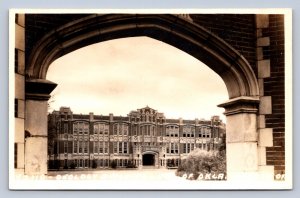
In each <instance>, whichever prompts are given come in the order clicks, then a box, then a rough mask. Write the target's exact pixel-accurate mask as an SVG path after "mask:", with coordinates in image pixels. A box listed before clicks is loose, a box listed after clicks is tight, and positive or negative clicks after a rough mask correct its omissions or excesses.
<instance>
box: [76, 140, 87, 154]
mask: <svg viewBox="0 0 300 198" xmlns="http://www.w3.org/2000/svg"><path fill="white" fill-rule="evenodd" d="M88 151H89V142H88V141H74V142H73V153H74V154H83V153H85V154H87V153H88Z"/></svg>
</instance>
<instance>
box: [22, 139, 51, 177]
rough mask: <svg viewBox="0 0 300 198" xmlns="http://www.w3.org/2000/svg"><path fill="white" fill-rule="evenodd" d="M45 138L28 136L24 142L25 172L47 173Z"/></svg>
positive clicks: (32, 173) (31, 173)
mask: <svg viewBox="0 0 300 198" xmlns="http://www.w3.org/2000/svg"><path fill="white" fill-rule="evenodd" d="M47 147H48V146H47V138H46V137H28V138H26V142H25V174H26V175H42V174H47V157H45V156H47V150H48V149H47Z"/></svg>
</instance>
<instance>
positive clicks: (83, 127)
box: [73, 122, 89, 135]
mask: <svg viewBox="0 0 300 198" xmlns="http://www.w3.org/2000/svg"><path fill="white" fill-rule="evenodd" d="M73 133H74V134H78V135H83V134H84V135H88V134H89V123H88V122H74V123H73Z"/></svg>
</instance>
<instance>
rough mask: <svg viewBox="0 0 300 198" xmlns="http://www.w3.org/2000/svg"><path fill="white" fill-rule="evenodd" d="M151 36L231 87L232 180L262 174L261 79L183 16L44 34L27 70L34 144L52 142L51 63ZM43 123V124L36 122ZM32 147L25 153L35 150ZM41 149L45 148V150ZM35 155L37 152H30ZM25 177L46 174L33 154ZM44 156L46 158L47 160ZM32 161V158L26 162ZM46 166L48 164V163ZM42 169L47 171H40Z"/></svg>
mask: <svg viewBox="0 0 300 198" xmlns="http://www.w3.org/2000/svg"><path fill="white" fill-rule="evenodd" d="M132 36H148V37H151V38H154V39H157V40H160V41H163V42H165V43H168V44H170V45H172V46H174V47H177V48H178V49H180V50H182V51H185V52H186V53H188V54H190V55H192V56H194V57H195V58H197V59H199V60H200V61H202V62H203V63H205V64H206V65H207V66H208V67H210V68H211V69H212V70H213V71H215V72H216V73H217V74H218V75H220V77H221V78H222V79H223V81H224V82H225V84H226V87H227V90H228V96H229V101H228V102H226V103H223V104H221V105H219V106H220V107H223V108H225V115H226V119H227V128H226V131H227V140H226V142H227V165H228V166H227V170H228V179H233V178H235V175H236V176H238V177H240V176H242V175H244V173H247V174H248V173H257V172H258V165H257V164H258V162H257V124H256V120H257V115H256V114H257V109H258V104H259V97H258V96H259V88H258V83H257V78H256V76H255V74H254V72H253V70H252V68H251V67H250V65H249V63H248V62H247V60H246V59H245V58H244V57H243V56H242V55H241V54H240V53H239V52H238V51H236V50H235V49H234V48H233V47H231V46H230V45H229V44H227V43H226V42H225V41H224V40H222V39H220V38H219V37H217V36H216V35H214V34H212V33H211V32H209V31H207V30H206V29H205V28H203V27H201V26H200V25H198V24H196V23H194V22H193V21H192V20H190V19H189V18H186V17H182V16H181V15H165V14H163V15H153V14H137V15H133V14H125V15H119V14H102V15H96V14H95V15H89V16H87V17H85V18H82V19H79V20H76V21H73V22H71V23H68V24H66V25H63V26H61V27H59V28H56V29H55V30H53V31H51V32H49V33H48V34H47V35H45V36H44V37H43V38H42V39H41V40H40V41H39V42H38V43H37V44H36V46H35V48H34V49H33V51H32V52H31V54H30V57H29V60H28V64H27V66H26V82H25V87H26V89H25V90H26V91H25V94H26V115H27V116H26V119H25V126H26V127H25V128H26V129H27V130H28V131H29V133H30V136H31V137H35V138H36V139H32V140H30V139H28V141H32V142H31V143H30V144H35V142H39V143H41V145H42V142H45V141H47V124H46V120H47V118H46V116H47V100H48V99H49V96H50V95H49V94H50V93H51V91H52V90H53V89H54V88H55V86H56V85H55V83H52V82H49V81H47V80H46V74H47V70H48V67H49V66H50V64H51V63H52V62H53V61H54V60H56V59H57V58H59V57H61V56H63V55H65V54H67V53H69V52H72V51H74V50H76V49H79V48H81V47H83V46H87V45H90V44H93V43H97V42H102V41H106V40H111V39H116V38H123V37H132ZM37 123H38V124H37ZM30 144H29V143H28V145H27V146H26V149H27V150H28V151H29V150H30V151H31V148H30ZM41 147H42V146H41ZM31 152H32V154H34V152H33V151H31ZM25 153H26V155H25V173H26V172H27V173H32V171H33V172H36V173H37V174H44V173H45V169H43V168H42V169H40V170H34V169H33V168H32V167H31V164H30V163H27V162H26V161H28V162H29V161H30V160H31V157H32V156H31V155H32V154H30V155H27V152H26V151H25ZM43 155H45V152H43V154H42V156H41V158H43V157H44V159H46V158H47V157H46V156H47V153H46V156H43ZM26 159H27V160H26ZM42 163H43V164H40V165H41V166H45V164H44V161H43V162H42ZM41 170H43V171H41Z"/></svg>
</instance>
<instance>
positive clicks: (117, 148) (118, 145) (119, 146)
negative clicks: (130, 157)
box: [113, 142, 128, 154]
mask: <svg viewBox="0 0 300 198" xmlns="http://www.w3.org/2000/svg"><path fill="white" fill-rule="evenodd" d="M113 149H114V150H113V151H114V153H121V154H122V153H124V154H127V153H128V142H113Z"/></svg>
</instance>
